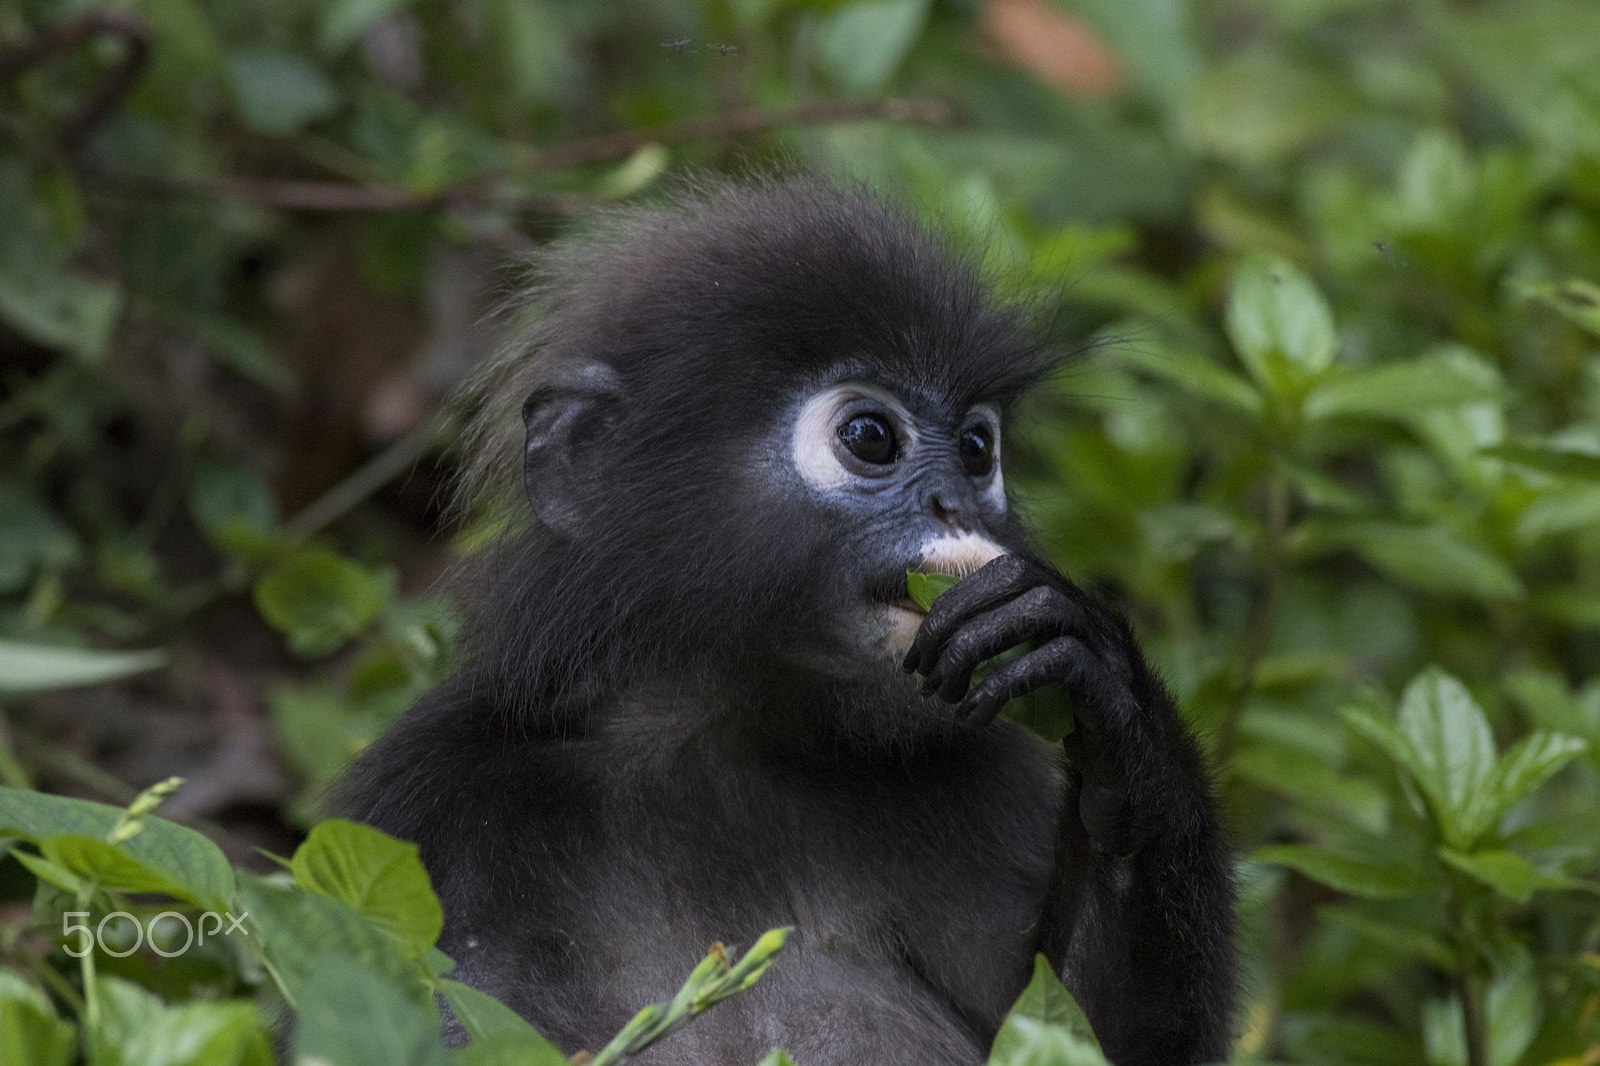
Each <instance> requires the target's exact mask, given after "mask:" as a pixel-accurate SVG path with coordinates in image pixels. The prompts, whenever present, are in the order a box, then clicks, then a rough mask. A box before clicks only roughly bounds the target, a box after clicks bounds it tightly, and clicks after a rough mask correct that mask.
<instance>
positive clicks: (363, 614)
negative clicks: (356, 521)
mask: <svg viewBox="0 0 1600 1066" xmlns="http://www.w3.org/2000/svg"><path fill="white" fill-rule="evenodd" d="M384 597H385V587H384V583H383V582H382V581H381V580H380V579H379V578H378V577H377V576H376V575H374V574H372V573H370V572H368V571H367V570H366V569H365V568H364V567H362V566H361V565H360V564H358V563H356V562H354V561H352V560H350V559H346V558H345V557H344V556H342V555H336V554H334V553H333V552H330V551H323V550H321V549H311V550H308V551H304V552H301V553H299V554H298V555H296V556H295V557H294V558H293V559H291V560H289V562H288V563H287V564H286V565H285V566H284V567H283V568H282V569H281V570H278V571H276V572H275V573H272V574H268V575H267V576H266V577H264V578H262V579H261V580H260V581H257V582H256V586H255V600H256V607H257V608H258V609H259V610H260V611H261V615H262V617H263V618H265V619H266V620H267V621H268V622H270V623H272V625H273V626H275V627H276V628H277V629H279V630H281V631H282V632H284V633H286V634H288V636H289V646H290V647H291V648H293V649H294V650H295V652H297V653H298V654H300V655H305V656H316V655H326V654H327V653H329V652H331V651H334V650H335V649H337V648H338V647H339V645H341V644H343V643H344V642H345V641H346V640H349V639H350V638H351V637H353V636H355V635H356V634H357V633H359V632H361V631H362V630H363V629H365V628H366V627H367V626H368V625H369V624H370V623H371V622H372V621H373V620H374V619H376V618H377V617H378V615H379V613H381V612H382V610H383V605H384Z"/></svg>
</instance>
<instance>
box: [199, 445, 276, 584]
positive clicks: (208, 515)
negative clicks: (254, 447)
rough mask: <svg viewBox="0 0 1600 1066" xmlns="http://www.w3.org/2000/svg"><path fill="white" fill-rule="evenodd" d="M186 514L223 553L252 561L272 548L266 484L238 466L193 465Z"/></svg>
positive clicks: (271, 505)
mask: <svg viewBox="0 0 1600 1066" xmlns="http://www.w3.org/2000/svg"><path fill="white" fill-rule="evenodd" d="M189 513H190V514H191V515H192V516H193V517H194V521H195V525H197V526H199V527H200V532H202V533H204V534H205V535H206V539H207V540H209V541H211V543H213V544H215V545H216V546H217V547H219V548H221V549H222V550H223V551H226V552H230V553H232V554H234V555H240V556H244V557H245V558H252V559H253V558H260V557H261V556H262V555H263V554H266V552H267V551H270V550H271V548H273V547H275V546H276V543H277V541H276V539H275V538H274V537H273V531H274V530H275V529H276V527H277V525H278V504H277V501H276V500H274V499H273V496H272V490H271V489H269V488H268V487H267V483H266V481H264V480H263V479H262V478H261V476H260V475H259V474H257V473H256V472H255V471H254V470H251V469H250V468H249V467H247V466H244V465H242V464H240V463H228V462H223V461H221V460H218V459H209V458H208V459H201V460H200V461H199V462H197V463H196V464H195V468H194V473H193V474H191V475H190V477H189Z"/></svg>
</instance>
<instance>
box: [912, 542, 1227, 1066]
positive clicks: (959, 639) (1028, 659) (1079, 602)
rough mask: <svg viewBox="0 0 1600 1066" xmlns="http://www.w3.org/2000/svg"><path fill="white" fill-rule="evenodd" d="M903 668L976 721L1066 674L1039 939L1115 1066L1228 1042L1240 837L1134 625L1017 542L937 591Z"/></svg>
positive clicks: (1206, 1054) (1199, 1054)
mask: <svg viewBox="0 0 1600 1066" xmlns="http://www.w3.org/2000/svg"><path fill="white" fill-rule="evenodd" d="M1019 645H1021V646H1023V648H1024V650H1023V651H1022V653H1021V654H1019V655H1017V656H1016V657H1015V658H1012V659H1009V660H1008V661H1005V662H1002V663H1001V664H999V665H997V666H995V667H994V669H993V671H992V672H991V673H989V674H988V676H986V677H984V678H983V679H982V680H980V681H978V683H977V684H973V683H972V674H973V670H974V669H975V668H977V667H978V666H979V665H980V664H982V663H983V662H985V661H986V660H989V659H992V658H993V657H994V656H996V655H998V654H1000V653H1001V652H1004V651H1007V650H1008V649H1011V648H1015V647H1018V646H1019ZM904 666H905V669H906V670H907V671H916V672H919V673H921V674H923V675H925V676H926V679H927V680H926V684H925V685H924V688H923V691H924V693H925V694H928V695H932V694H934V693H937V694H938V695H939V697H940V698H942V699H944V700H946V701H948V702H950V703H954V704H956V713H957V714H958V715H960V716H962V717H964V718H966V719H967V720H968V721H970V722H972V723H974V724H975V725H983V724H987V723H988V722H989V721H990V720H992V719H993V718H994V716H995V715H996V714H997V713H998V712H999V710H1000V708H1001V707H1002V706H1003V705H1004V704H1005V703H1006V701H1007V700H1011V699H1014V698H1016V697H1017V696H1020V695H1023V694H1024V693H1027V692H1031V691H1033V690H1035V689H1037V688H1039V687H1040V686H1041V685H1046V684H1050V683H1056V684H1060V685H1062V686H1063V687H1064V688H1065V689H1066V691H1067V694H1068V697H1069V698H1070V699H1071V701H1072V706H1073V713H1074V715H1075V717H1076V729H1075V730H1074V732H1073V733H1072V734H1071V735H1070V736H1068V737H1067V738H1066V741H1065V751H1066V756H1067V764H1068V765H1067V778H1066V785H1065V790H1064V794H1063V796H1062V798H1061V814H1060V818H1059V821H1058V824H1057V836H1056V865H1055V872H1054V874H1053V876H1052V884H1051V889H1050V894H1049V897H1048V898H1047V900H1046V901H1045V908H1044V914H1043V916H1042V920H1041V923H1040V943H1039V948H1040V950H1042V951H1044V952H1045V954H1046V956H1047V957H1049V959H1050V960H1051V962H1052V963H1054V964H1055V966H1056V968H1057V970H1058V972H1059V973H1060V974H1061V977H1062V980H1063V981H1065V982H1066V984H1067V987H1068V988H1070V989H1071V990H1072V992H1073V994H1074V995H1075V996H1077V998H1078V1001H1079V1003H1080V1004H1081V1005H1082V1006H1083V1008H1084V1010H1085V1011H1086V1012H1087V1013H1088V1014H1089V1018H1090V1020H1091V1021H1092V1022H1093V1023H1094V1026H1095V1030H1096V1032H1097V1034H1098V1035H1099V1037H1100V1040H1101V1043H1102V1045H1103V1046H1104V1047H1105V1050H1106V1052H1107V1054H1108V1056H1109V1057H1110V1059H1111V1060H1112V1061H1113V1062H1115V1063H1118V1064H1119V1066H1131V1064H1135V1063H1190V1062H1204V1061H1213V1060H1219V1059H1222V1058H1224V1057H1225V1056H1226V1053H1227V1047H1228V1040H1229V1036H1230V1029H1229V1026H1230V1015H1231V1009H1232V1000H1233V943H1232V925H1233V920H1232V886H1231V880H1230V873H1229V864H1228V859H1227V853H1226V850H1225V848H1224V847H1223V844H1222V839H1221V833H1220V831H1219V830H1218V826H1217V820H1216V816H1215V811H1214V804H1213V802H1212V799H1211V795H1210V789H1209V787H1208V785H1207V781H1206V775H1205V773H1204V770H1203V768H1202V764H1201V761H1200V757H1199V752H1198V750H1197V749H1196V747H1195V744H1194V741H1193V739H1192V738H1191V737H1190V736H1189V735H1188V733H1187V732H1186V731H1185V729H1184V727H1183V725H1182V723H1181V722H1180V721H1179V719H1178V716H1177V712H1176V709H1175V708H1174V706H1173V704H1172V700H1171V697H1170V696H1168V695H1167V692H1166V689H1165V687H1164V686H1163V685H1162V684H1161V682H1160V680H1159V679H1158V678H1157V677H1156V675H1155V673H1154V671H1152V670H1151V669H1150V668H1149V666H1148V665H1147V664H1146V663H1145V660H1144V656H1143V654H1142V653H1141V652H1140V650H1139V645H1138V642H1137V640H1136V639H1135V638H1134V635H1133V631H1132V629H1131V628H1130V627H1129V626H1128V623H1127V622H1126V621H1125V620H1124V619H1123V618H1122V617H1121V616H1120V615H1119V614H1117V612H1115V611H1114V610H1112V609H1111V608H1110V607H1108V606H1106V605H1105V604H1103V603H1102V602H1100V601H1099V600H1098V599H1096V598H1095V597H1094V596H1092V595H1090V594H1089V593H1088V592H1085V591H1084V590H1083V589H1081V588H1079V587H1078V586H1077V585H1075V584H1073V583H1072V582H1071V581H1070V580H1068V579H1067V578H1066V577H1065V576H1063V575H1061V574H1060V573H1057V572H1056V571H1054V570H1052V569H1050V568H1049V567H1047V566H1045V565H1043V564H1042V563H1039V562H1036V561H1034V560H1032V559H1028V558H1025V557H1022V556H1016V555H1004V556H1001V557H1000V558H998V559H995V560H994V561H993V562H991V563H989V564H988V565H987V566H985V567H983V568H982V569H981V570H978V571H977V572H976V573H974V574H972V575H971V576H970V577H967V578H964V579H962V580H961V581H960V582H958V583H957V584H956V585H955V586H954V587H953V588H951V589H950V590H949V591H948V592H946V593H945V594H944V595H942V596H940V597H939V598H938V599H936V600H934V602H933V606H932V607H931V608H930V609H929V611H928V616H927V618H925V619H924V620H923V623H922V626H921V628H920V629H918V631H917V635H916V639H915V640H914V641H913V642H912V645H911V651H910V652H909V654H908V655H907V656H906V659H905V663H904Z"/></svg>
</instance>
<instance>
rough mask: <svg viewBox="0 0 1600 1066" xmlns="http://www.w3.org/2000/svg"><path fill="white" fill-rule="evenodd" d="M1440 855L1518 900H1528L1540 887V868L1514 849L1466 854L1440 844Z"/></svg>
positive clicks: (1499, 891)
mask: <svg viewBox="0 0 1600 1066" xmlns="http://www.w3.org/2000/svg"><path fill="white" fill-rule="evenodd" d="M1439 858H1441V859H1443V860H1444V861H1445V862H1447V863H1449V864H1450V865H1451V866H1454V867H1455V868H1456V869H1457V870H1460V871H1461V872H1462V873H1464V874H1467V875H1468V876H1470V877H1473V878H1475V879H1476V880H1478V881H1482V882H1483V883H1484V884H1486V885H1488V886H1489V887H1490V888H1492V889H1494V890H1495V891H1496V892H1498V893H1500V894H1501V895H1502V896H1504V897H1506V898H1507V899H1509V900H1514V901H1515V902H1517V903H1526V902H1528V900H1529V899H1531V898H1532V897H1533V893H1534V890H1535V889H1537V888H1538V887H1539V880H1540V878H1539V871H1538V870H1537V869H1535V868H1534V865H1533V863H1531V862H1529V861H1528V860H1527V859H1524V858H1523V857H1522V856H1521V855H1517V854H1515V853H1513V852H1509V851H1478V852H1474V853H1473V854H1471V855H1463V854H1462V853H1461V852H1459V851H1456V850H1455V849H1453V848H1447V847H1440V848H1439Z"/></svg>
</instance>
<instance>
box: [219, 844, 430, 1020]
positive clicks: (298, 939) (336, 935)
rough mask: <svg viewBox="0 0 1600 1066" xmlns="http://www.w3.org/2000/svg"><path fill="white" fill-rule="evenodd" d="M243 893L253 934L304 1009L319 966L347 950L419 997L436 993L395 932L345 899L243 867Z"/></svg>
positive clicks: (295, 1001) (357, 960)
mask: <svg viewBox="0 0 1600 1066" xmlns="http://www.w3.org/2000/svg"><path fill="white" fill-rule="evenodd" d="M238 878H239V899H240V903H241V904H242V905H243V907H244V909H245V911H246V912H247V913H248V914H249V916H250V925H251V928H252V933H253V935H258V936H259V937H260V945H259V946H260V947H262V948H263V949H264V950H265V952H266V956H267V959H268V960H269V961H270V962H271V963H272V964H273V967H274V968H275V969H276V971H277V974H278V976H279V977H280V978H281V979H282V980H283V983H284V987H285V988H286V989H287V990H288V993H289V996H290V999H291V1005H292V1006H294V1007H295V1008H296V1009H299V1008H300V1007H301V1006H303V1005H304V1003H305V1002H306V997H307V996H308V995H309V994H311V993H312V991H313V990H314V982H315V979H316V974H317V968H318V966H319V964H320V962H321V961H322V959H323V958H325V956H326V955H328V954H338V955H343V956H346V957H348V958H349V959H351V960H352V961H353V962H355V963H358V964H360V965H361V966H362V967H364V968H366V969H369V970H372V971H375V972H376V973H378V974H380V975H382V976H385V977H388V978H389V979H390V980H392V981H393V982H394V983H395V984H396V985H397V986H398V987H399V988H401V989H403V990H405V991H407V992H408V993H409V994H410V995H413V996H415V997H416V999H417V1000H418V1001H419V1002H426V1001H428V1000H429V998H430V994H429V991H428V985H427V979H426V977H425V976H424V974H423V971H422V967H421V966H419V965H418V964H417V962H416V961H415V960H414V959H410V958H408V957H407V956H406V955H405V953H404V951H403V949H402V948H401V946H400V944H399V943H398V942H397V941H396V940H395V938H394V936H393V935H391V934H390V933H389V932H387V931H386V930H384V929H383V928H382V927H381V926H379V925H378V924H377V923H376V922H374V921H372V920H371V919H370V918H368V917H366V916H365V915H363V914H362V913H361V912H360V911H358V910H356V909H355V908H354V907H352V906H350V905H349V904H348V903H345V902H344V901H343V900H338V899H334V898H333V897H331V896H325V895H323V894H322V893H320V892H313V891H311V890H309V889H305V888H301V887H299V886H298V885H292V884H290V885H285V884H281V883H279V882H278V881H276V880H274V879H271V878H266V877H261V876H259V875H257V874H252V873H250V872H249V871H247V870H240V871H239V872H238Z"/></svg>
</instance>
